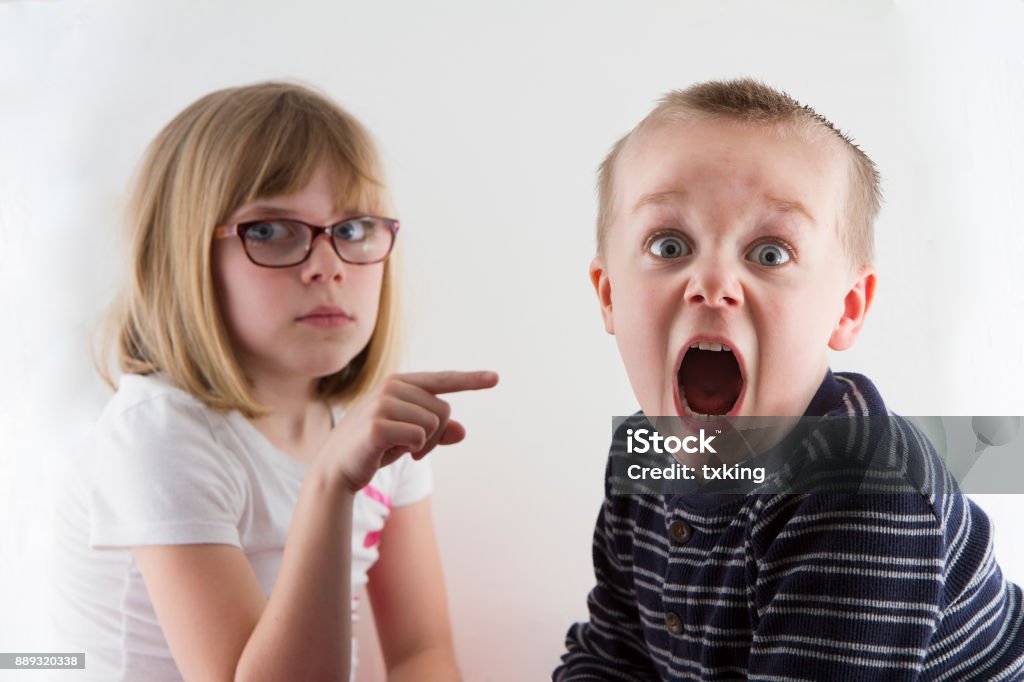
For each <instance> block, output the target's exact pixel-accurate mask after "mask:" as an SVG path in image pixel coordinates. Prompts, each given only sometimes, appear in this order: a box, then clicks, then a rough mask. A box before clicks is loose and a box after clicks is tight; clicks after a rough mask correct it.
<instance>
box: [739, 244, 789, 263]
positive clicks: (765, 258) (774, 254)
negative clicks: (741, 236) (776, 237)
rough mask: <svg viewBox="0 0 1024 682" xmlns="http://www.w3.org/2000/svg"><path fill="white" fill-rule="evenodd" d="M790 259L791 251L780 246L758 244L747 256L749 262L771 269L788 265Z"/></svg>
mask: <svg viewBox="0 0 1024 682" xmlns="http://www.w3.org/2000/svg"><path fill="white" fill-rule="evenodd" d="M789 258H790V256H789V251H787V250H786V249H785V248H783V247H782V246H779V245H778V244H758V245H757V246H755V247H754V248H753V249H751V250H750V253H748V254H747V259H748V260H752V261H754V262H755V263H757V264H758V265H764V266H766V267H769V268H774V267H777V266H779V265H782V264H783V263H788V262H789Z"/></svg>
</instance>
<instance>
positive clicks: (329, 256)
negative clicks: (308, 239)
mask: <svg viewBox="0 0 1024 682" xmlns="http://www.w3.org/2000/svg"><path fill="white" fill-rule="evenodd" d="M310 249H311V251H312V252H311V253H310V254H309V258H307V259H306V261H305V262H304V263H303V264H302V266H301V267H302V279H303V281H305V282H318V281H330V280H335V281H338V282H341V281H342V280H343V279H344V278H345V267H346V264H345V262H344V261H343V260H341V257H340V256H338V254H337V252H336V251H335V250H334V245H333V244H332V243H331V238H330V237H329V236H327V235H326V234H318V235H317V236H316V238H315V239H314V240H313V244H312V246H311V247H310Z"/></svg>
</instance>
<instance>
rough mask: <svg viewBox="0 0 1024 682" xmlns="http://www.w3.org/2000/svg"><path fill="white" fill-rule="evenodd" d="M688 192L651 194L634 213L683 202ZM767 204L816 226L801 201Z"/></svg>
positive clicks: (768, 199) (767, 199) (772, 200)
mask: <svg viewBox="0 0 1024 682" xmlns="http://www.w3.org/2000/svg"><path fill="white" fill-rule="evenodd" d="M687 194H688V192H686V191H685V190H681V189H670V190H666V191H664V192H651V193H650V194H645V195H643V196H642V197H640V198H639V199H638V200H637V202H636V204H635V205H634V206H633V211H632V212H633V213H636V212H637V211H639V210H640V209H642V208H644V207H646V206H650V205H651V204H664V203H668V202H670V201H681V200H683V199H685V198H686V196H687ZM765 203H766V204H767V205H768V207H769V208H771V209H772V210H774V211H778V212H779V213H800V214H803V216H804V217H805V218H807V219H808V220H809V221H811V223H812V224H816V221H815V220H814V216H813V215H811V212H810V211H808V210H807V207H806V206H804V205H803V204H802V203H800V202H799V201H796V200H795V199H782V198H781V197H773V196H768V197H765Z"/></svg>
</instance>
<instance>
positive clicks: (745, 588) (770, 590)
mask: <svg viewBox="0 0 1024 682" xmlns="http://www.w3.org/2000/svg"><path fill="white" fill-rule="evenodd" d="M599 200H600V209H599V215H598V249H597V256H596V257H595V258H594V261H593V263H592V264H591V268H590V276H591V280H592V282H593V284H594V288H595V290H596V293H597V296H598V299H599V302H600V305H601V314H602V316H603V318H604V324H605V328H606V330H607V331H608V333H610V334H614V335H615V338H616V342H617V344H618V347H619V351H620V353H621V355H622V359H623V363H624V364H625V368H626V372H627V374H628V376H629V380H630V383H631V385H632V387H633V390H634V392H635V394H636V396H637V399H638V401H639V403H640V407H641V409H642V412H643V415H651V416H654V415H658V416H660V415H675V416H678V417H681V418H683V421H687V422H690V423H697V422H695V420H698V419H709V418H715V417H716V416H721V415H727V416H729V417H730V418H731V417H744V416H753V415H765V416H768V415H775V416H800V415H804V416H805V417H822V416H830V417H835V416H843V417H849V418H861V417H871V416H881V417H885V416H886V415H888V414H889V413H888V411H887V409H886V407H885V405H884V403H883V402H882V399H881V397H880V396H879V395H878V392H877V391H876V390H875V388H874V386H873V385H872V384H871V382H870V381H868V380H867V379H866V378H865V377H863V376H860V375H856V374H838V373H837V374H833V373H832V372H831V371H830V370H829V368H828V362H827V355H826V352H827V351H826V348H832V349H834V350H844V349H846V348H849V347H850V346H852V345H853V343H854V341H855V340H856V338H857V335H858V333H859V332H860V329H861V326H862V325H863V323H864V319H865V316H866V314H867V312H868V309H869V308H870V306H871V302H872V299H873V297H874V291H875V274H874V270H873V269H872V266H871V262H872V224H873V221H874V218H875V215H876V214H877V212H878V207H879V203H880V191H879V184H878V176H877V173H876V171H875V167H874V164H873V163H872V162H871V160H870V159H868V157H867V156H866V155H865V154H864V153H863V152H862V151H861V150H860V149H859V148H858V147H857V146H855V145H854V144H853V143H852V142H851V141H850V139H849V138H847V137H846V136H845V135H843V134H842V133H840V132H839V131H838V130H836V129H835V128H834V127H833V126H832V124H831V123H829V122H828V121H827V120H825V119H824V118H823V117H821V116H820V115H818V114H817V113H815V112H814V111H813V110H812V109H810V108H808V107H805V106H802V105H800V104H799V103H797V102H796V101H794V100H793V99H792V98H790V97H789V96H788V95H786V94H784V93H782V92H779V91H776V90H774V89H772V88H769V87H767V86H765V85H763V84H761V83H758V82H756V81H751V80H739V81H729V82H709V83H703V84H699V85H695V86H693V87H690V88H688V89H687V90H684V91H681V92H673V93H671V94H669V95H667V96H666V97H665V98H664V99H662V100H661V103H660V104H659V105H658V106H657V107H656V108H655V109H654V110H653V111H652V112H651V113H650V114H649V115H648V116H647V118H645V119H644V120H643V121H642V122H641V123H640V125H638V126H637V127H636V128H635V129H634V130H633V131H632V132H630V133H629V134H628V135H626V136H625V137H624V138H622V139H621V140H620V141H619V142H618V143H617V144H616V145H615V146H614V147H613V149H612V151H611V152H610V154H609V155H608V157H607V158H606V159H605V161H604V163H603V164H602V166H601V169H600V178H599ZM896 423H897V427H896V429H897V433H896V434H895V436H894V437H895V438H896V439H897V440H895V441H892V442H895V443H897V444H898V445H899V447H900V448H901V449H902V450H903V451H904V452H903V455H904V456H908V457H910V456H914V457H916V456H921V455H922V453H925V455H927V454H928V452H930V446H928V445H922V444H921V443H922V441H921V440H920V439H919V438H918V437H917V436H916V434H915V433H914V432H913V431H912V429H911V427H909V426H908V425H907V424H906V423H905V422H902V420H899V421H897V422H896ZM712 424H713V422H712ZM851 442H852V441H851ZM858 442H862V443H863V442H867V440H862V441H858ZM871 442H872V443H873V445H872V447H874V448H876V450H877V448H878V443H877V441H871ZM623 443H624V436H623V434H622V429H619V430H618V431H617V433H616V437H615V438H614V439H613V443H612V449H611V456H610V458H609V474H611V472H612V471H613V469H615V470H619V471H620V470H621V469H616V467H615V466H614V463H615V460H616V459H617V458H619V459H621V455H622V453H623V451H624V445H623ZM804 444H805V445H806V444H807V442H806V441H805V443H804ZM841 447H842V446H841V445H840V447H839V448H836V444H835V443H834V442H825V441H820V442H819V443H817V444H813V445H808V448H809V450H808V451H807V452H805V453H804V455H805V456H806V455H807V454H808V452H810V450H813V449H814V448H818V451H817V453H816V454H817V456H818V457H819V458H822V457H823V458H824V459H828V458H830V457H831V456H832V455H833V454H835V452H832V450H835V451H836V452H838V451H839V450H840V449H841ZM830 448H831V450H830ZM870 449H871V448H866V450H870ZM930 456H931V457H932V460H928V459H927V457H925V460H926V461H934V453H933V452H932V453H931V454H930ZM897 459H898V458H897ZM893 472H895V473H896V474H897V476H899V475H902V476H903V477H904V478H907V477H909V476H910V474H909V473H908V472H907V470H905V469H904V470H898V469H897V468H892V469H891V470H890V471H888V472H887V473H888V474H890V475H891V474H892V473H893ZM927 473H930V474H932V475H930V476H926V477H925V478H926V480H927V483H928V485H929V486H930V488H929V489H926V490H923V491H922V492H920V493H901V494H886V495H857V494H843V493H831V494H825V493H811V494H802V495H781V494H776V495H773V494H746V495H723V494H712V493H707V492H700V493H698V492H695V493H691V494H673V495H656V494H650V493H648V494H633V495H622V494H613V490H612V485H611V482H608V483H606V495H605V502H604V505H603V507H602V510H601V513H600V515H599V518H598V521H597V528H596V531H595V535H594V550H593V554H594V568H595V574H596V577H597V586H596V587H595V588H594V589H593V590H592V592H591V594H590V596H589V598H588V605H589V609H590V621H589V622H587V623H577V624H576V625H574V626H572V628H571V629H570V630H569V633H568V636H567V639H566V646H567V648H568V652H567V653H566V654H565V655H563V657H562V661H563V664H562V665H561V666H560V667H559V668H558V669H557V670H556V671H555V673H554V675H553V678H554V679H555V680H559V681H562V682H567V681H570V680H584V679H586V680H605V679H609V680H611V679H615V680H651V679H664V680H683V679H686V680H711V679H715V680H734V679H760V680H767V679H772V680H850V679H856V680H935V679H948V680H995V679H1001V680H1007V679H1014V680H1015V679H1020V678H1021V677H1024V628H1022V620H1024V616H1022V608H1021V590H1020V588H1019V587H1017V586H1016V585H1013V584H1009V583H1006V582H1005V581H1004V580H1003V578H1002V575H1001V573H1000V571H999V567H998V566H997V565H996V564H995V562H994V560H993V556H992V551H991V542H990V537H989V523H988V519H987V518H986V517H985V515H984V514H983V513H982V512H981V511H980V510H979V509H978V508H977V507H976V506H974V504H973V503H971V502H970V501H969V500H967V499H966V498H963V497H962V496H961V495H960V494H959V491H958V490H957V489H956V486H955V483H954V482H953V481H952V479H951V478H949V476H948V474H947V473H946V472H945V471H944V470H941V468H939V469H936V470H934V471H929V472H927ZM609 478H611V476H609ZM904 482H906V481H904ZM919 484H920V481H919V480H918V481H913V482H912V485H911V486H910V487H911V488H912V489H915V490H916V489H918V487H919Z"/></svg>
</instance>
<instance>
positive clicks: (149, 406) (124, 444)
mask: <svg viewBox="0 0 1024 682" xmlns="http://www.w3.org/2000/svg"><path fill="white" fill-rule="evenodd" d="M93 456H94V458H95V459H94V467H93V471H92V478H91V482H90V485H91V488H90V494H89V515H90V537H89V542H90V545H91V546H93V547H94V548H96V549H105V548H118V547H122V548H123V547H130V546H137V545H169V544H189V543H217V544H229V545H234V546H236V547H240V546H241V543H240V541H239V533H238V522H239V519H240V517H241V512H242V506H243V504H244V495H243V475H242V473H241V468H240V466H239V465H238V463H237V462H235V463H233V464H234V466H232V462H231V461H230V460H229V458H228V457H227V455H226V452H225V450H224V449H223V448H222V447H220V445H219V444H218V442H217V441H216V439H215V437H214V434H213V432H212V430H211V428H210V425H209V421H208V417H207V415H206V413H205V408H204V407H203V406H202V405H200V404H198V403H194V402H192V401H191V400H187V399H185V398H183V397H180V396H175V395H173V394H161V395H157V396H154V397H150V398H148V399H146V400H144V401H141V402H139V403H136V404H133V405H130V406H128V407H127V408H126V409H123V410H120V411H117V412H114V413H111V414H104V415H103V416H102V417H101V418H100V421H99V423H98V424H97V428H96V440H95V452H94V453H93Z"/></svg>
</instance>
